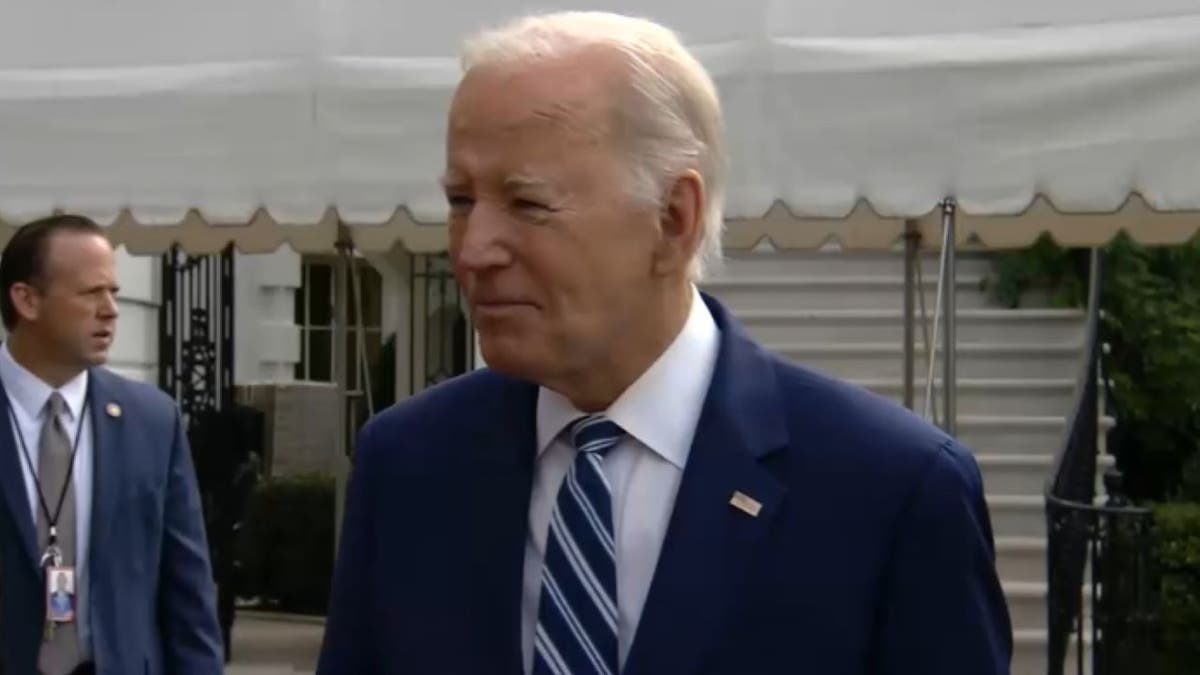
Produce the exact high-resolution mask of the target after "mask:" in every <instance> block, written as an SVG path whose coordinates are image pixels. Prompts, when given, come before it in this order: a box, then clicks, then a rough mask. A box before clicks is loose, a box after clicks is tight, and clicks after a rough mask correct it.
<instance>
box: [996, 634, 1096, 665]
mask: <svg viewBox="0 0 1200 675" xmlns="http://www.w3.org/2000/svg"><path fill="white" fill-rule="evenodd" d="M1078 644H1079V642H1078V641H1077V640H1076V639H1075V638H1074V637H1072V638H1071V642H1070V649H1068V650H1067V656H1066V659H1065V660H1064V661H1063V669H1062V671H1061V672H1062V673H1063V674H1064V675H1075V674H1076V673H1088V674H1090V673H1091V672H1092V669H1091V658H1092V648H1091V636H1090V635H1087V636H1085V640H1084V657H1083V658H1084V669H1083V670H1078V669H1077V667H1076V664H1077V663H1078V651H1077V649H1078V648H1077V645H1078ZM1048 650H1049V645H1048V635H1047V633H1046V631H1045V630H1030V629H1026V630H1014V631H1013V659H1012V669H1011V673H1012V675H1046V672H1047V668H1046V665H1047V661H1048V658H1047V656H1048Z"/></svg>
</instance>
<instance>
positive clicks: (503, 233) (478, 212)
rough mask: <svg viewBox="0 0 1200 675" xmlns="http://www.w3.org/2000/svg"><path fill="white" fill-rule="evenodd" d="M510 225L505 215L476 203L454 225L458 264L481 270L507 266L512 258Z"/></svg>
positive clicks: (461, 267)
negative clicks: (505, 220)
mask: <svg viewBox="0 0 1200 675" xmlns="http://www.w3.org/2000/svg"><path fill="white" fill-rule="evenodd" d="M508 234H509V233H508V227H507V225H505V223H504V222H503V219H502V217H501V216H500V215H499V214H496V213H495V212H494V211H493V210H490V209H488V208H487V207H485V206H476V207H475V208H474V209H472V211H471V213H470V214H469V215H467V216H466V217H465V218H463V219H462V220H461V221H459V222H457V223H455V224H454V225H452V226H451V235H450V236H451V242H450V245H451V251H452V253H453V256H454V264H455V266H457V267H459V268H460V269H462V270H463V271H471V272H478V271H482V270H486V269H488V268H494V267H504V266H506V265H508V264H510V263H511V262H512V252H511V249H510V248H509V246H510V244H509V241H508Z"/></svg>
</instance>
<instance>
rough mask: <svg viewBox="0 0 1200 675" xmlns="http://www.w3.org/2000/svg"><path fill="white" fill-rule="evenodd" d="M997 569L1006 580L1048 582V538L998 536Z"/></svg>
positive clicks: (996, 540)
mask: <svg viewBox="0 0 1200 675" xmlns="http://www.w3.org/2000/svg"><path fill="white" fill-rule="evenodd" d="M995 542H996V571H997V572H998V573H999V574H1000V578H1001V579H1004V580H1005V581H1029V582H1035V583H1046V539H1045V538H1041V537H1019V536H1018V537H1014V536H997V537H995Z"/></svg>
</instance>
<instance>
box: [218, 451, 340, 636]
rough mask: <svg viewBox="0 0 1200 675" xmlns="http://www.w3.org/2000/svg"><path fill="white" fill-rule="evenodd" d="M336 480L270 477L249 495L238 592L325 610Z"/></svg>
mask: <svg viewBox="0 0 1200 675" xmlns="http://www.w3.org/2000/svg"><path fill="white" fill-rule="evenodd" d="M333 539H334V482H333V477H332V476H328V475H323V474H313V475H303V476H294V477H286V478H272V479H268V480H265V481H263V482H262V483H260V484H259V486H258V488H257V489H256V490H255V492H254V494H253V495H252V496H251V498H250V504H249V506H248V508H247V513H246V520H245V523H244V525H243V528H242V531H241V533H240V535H239V537H238V551H239V558H240V561H241V564H242V571H241V575H240V582H239V595H241V596H243V597H257V598H259V599H260V600H261V601H262V602H263V603H264V605H265V606H267V607H269V608H273V609H278V610H281V611H285V612H295V613H304V614H324V613H325V610H326V608H327V607H328V604H329V583H330V580H331V578H332V576H333V558H334V551H333Z"/></svg>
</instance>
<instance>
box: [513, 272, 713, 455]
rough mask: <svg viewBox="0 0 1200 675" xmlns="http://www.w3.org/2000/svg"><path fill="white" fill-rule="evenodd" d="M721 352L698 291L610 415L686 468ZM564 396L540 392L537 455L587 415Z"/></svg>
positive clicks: (543, 388)
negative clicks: (671, 338) (681, 319)
mask: <svg viewBox="0 0 1200 675" xmlns="http://www.w3.org/2000/svg"><path fill="white" fill-rule="evenodd" d="M719 347H720V333H719V330H718V328H717V324H716V322H715V321H714V320H713V318H712V314H711V313H710V312H709V311H708V306H707V305H705V304H704V299H703V298H701V297H700V292H699V291H698V290H696V289H695V287H693V290H692V307H691V310H690V312H689V313H688V318H687V321H686V322H685V323H684V325H683V329H682V330H680V332H679V335H677V336H676V337H675V340H674V341H673V342H672V343H671V345H670V346H669V347H667V349H666V351H664V352H663V353H662V355H660V356H659V357H658V359H657V360H656V361H655V362H654V363H653V364H652V365H651V366H650V368H648V369H647V370H646V372H644V373H642V375H641V377H639V378H638V379H637V380H636V381H634V383H633V384H632V385H630V386H629V388H628V389H626V390H625V391H624V393H622V394H621V396H620V397H618V398H617V400H616V401H614V402H613V404H612V406H611V407H609V409H608V410H607V411H606V412H605V414H606V415H607V416H608V418H609V419H611V420H612V421H613V422H616V423H617V424H619V425H620V426H621V428H622V429H624V430H625V432H626V433H628V434H629V435H630V436H633V437H634V438H636V439H637V440H638V441H640V442H641V443H642V444H644V445H645V446H646V447H648V448H650V449H651V450H652V451H654V452H655V453H657V454H659V455H661V456H662V457H663V458H664V459H666V460H667V461H668V462H670V463H671V464H673V465H675V466H676V467H678V468H680V469H682V468H683V467H684V464H685V463H686V462H687V456H688V454H689V453H690V452H691V445H692V436H693V434H694V433H695V430H696V423H697V421H698V420H699V419H700V412H701V410H702V408H703V406H704V399H705V396H706V395H707V393H708V385H709V382H710V380H711V379H712V371H713V367H714V365H715V364H716V359H717V352H718V349H719ZM583 414H584V413H582V412H580V411H579V410H578V409H577V408H576V407H575V406H574V405H573V404H572V403H571V402H570V401H569V400H568V399H567V398H566V397H565V396H563V395H562V394H559V393H558V392H555V391H552V390H550V389H547V388H545V387H541V388H540V389H539V390H538V403H537V435H538V455H539V456H540V455H541V454H542V453H543V452H545V451H546V450H547V449H548V448H549V447H550V444H551V443H553V442H554V439H555V438H557V437H558V435H559V434H560V433H562V430H563V429H565V428H566V427H567V425H568V424H570V423H571V422H572V421H573V420H575V419H576V418H577V417H579V416H581V415H583Z"/></svg>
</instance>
